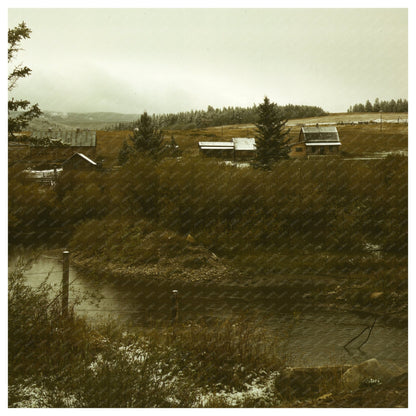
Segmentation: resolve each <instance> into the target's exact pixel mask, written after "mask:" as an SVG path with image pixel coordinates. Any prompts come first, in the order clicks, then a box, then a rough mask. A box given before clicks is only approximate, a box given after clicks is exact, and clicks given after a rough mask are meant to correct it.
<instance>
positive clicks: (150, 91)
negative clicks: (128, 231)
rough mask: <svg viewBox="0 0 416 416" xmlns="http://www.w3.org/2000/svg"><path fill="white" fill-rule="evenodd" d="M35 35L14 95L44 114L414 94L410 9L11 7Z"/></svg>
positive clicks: (340, 108)
mask: <svg viewBox="0 0 416 416" xmlns="http://www.w3.org/2000/svg"><path fill="white" fill-rule="evenodd" d="M22 20H24V21H25V22H26V24H27V25H28V26H29V27H30V28H31V29H32V35H31V39H29V40H26V41H24V42H23V44H22V46H23V48H24V50H22V51H20V52H19V54H18V56H17V58H16V60H15V61H14V64H18V63H23V64H25V65H27V66H29V67H30V68H31V69H32V75H31V76H30V77H29V78H27V79H24V80H21V81H20V82H19V84H18V86H17V87H16V88H15V89H14V90H13V91H12V96H14V97H16V98H25V99H29V100H30V101H31V102H33V103H36V102H37V103H39V105H40V107H41V109H43V110H55V111H63V112H95V111H112V112H121V113H136V114H139V113H141V112H143V111H144V110H146V111H148V112H149V113H165V112H178V111H187V110H191V109H206V108H207V106H208V105H212V106H214V107H223V106H243V107H245V106H251V105H252V104H254V103H259V102H261V101H262V100H263V97H264V96H265V95H267V96H269V98H270V99H271V100H272V101H274V102H277V103H279V104H282V105H284V104H288V103H292V104H308V105H317V106H320V107H322V108H323V109H325V110H327V111H330V112H344V111H346V110H347V108H348V107H349V106H350V105H352V104H355V103H358V102H365V101H366V100H367V99H370V100H371V101H374V99H375V98H376V97H379V98H380V99H386V100H390V99H392V98H395V99H396V98H407V97H408V96H407V91H408V70H407V66H408V57H407V50H408V46H407V29H408V27H407V10H406V9H9V17H8V24H9V28H11V27H14V26H15V25H16V24H18V23H19V22H21V21H22Z"/></svg>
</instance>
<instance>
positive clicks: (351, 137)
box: [97, 113, 408, 166]
mask: <svg viewBox="0 0 416 416" xmlns="http://www.w3.org/2000/svg"><path fill="white" fill-rule="evenodd" d="M407 116H408V115H407V113H386V114H383V120H397V119H398V118H399V117H400V119H402V120H403V119H407ZM376 118H378V113H362V114H355V113H341V114H332V115H328V116H323V117H315V118H307V119H298V120H289V122H288V125H289V126H290V129H291V130H290V134H289V137H290V140H291V141H296V140H297V139H298V137H299V132H300V129H301V126H300V125H299V124H309V123H339V122H341V121H342V122H344V123H350V122H352V121H363V122H366V121H371V120H375V119H376ZM337 128H338V131H339V135H340V140H341V143H342V147H341V150H342V151H343V152H345V153H347V154H348V155H352V156H363V155H367V154H371V153H375V154H378V153H386V152H396V151H403V150H407V134H408V132H407V131H408V127H407V124H406V123H400V124H398V123H384V124H383V125H382V129H381V130H380V125H379V124H360V125H348V124H347V125H339V126H337ZM164 133H165V140H167V141H168V140H169V139H170V137H171V136H172V135H173V136H174V137H175V140H176V142H177V143H178V145H179V147H180V148H181V149H182V151H183V156H184V157H186V156H189V157H196V156H198V155H199V151H198V142H199V141H231V139H232V138H233V137H254V135H255V126H254V125H252V124H243V125H234V126H222V127H208V128H204V129H190V130H169V129H168V130H164ZM129 134H130V132H128V131H114V132H108V131H98V132H97V156H98V158H104V159H105V165H110V166H111V165H112V164H116V163H117V157H118V153H119V150H120V148H121V146H122V144H123V142H124V140H126V139H128V137H129Z"/></svg>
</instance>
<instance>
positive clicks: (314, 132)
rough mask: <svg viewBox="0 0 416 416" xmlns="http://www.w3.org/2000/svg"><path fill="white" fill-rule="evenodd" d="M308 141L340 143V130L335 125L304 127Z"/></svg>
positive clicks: (306, 140)
mask: <svg viewBox="0 0 416 416" xmlns="http://www.w3.org/2000/svg"><path fill="white" fill-rule="evenodd" d="M301 132H303V134H304V137H305V142H306V143H317V144H318V143H320V144H321V143H340V141H339V135H338V130H337V128H336V127H334V126H317V127H302V130H301Z"/></svg>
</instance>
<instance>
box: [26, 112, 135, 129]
mask: <svg viewBox="0 0 416 416" xmlns="http://www.w3.org/2000/svg"><path fill="white" fill-rule="evenodd" d="M138 117H139V115H138V114H122V113H113V112H93V113H72V112H68V113H66V112H59V111H43V114H42V115H41V116H40V117H39V118H38V119H34V120H32V121H31V123H30V124H29V127H28V129H29V130H41V129H47V128H59V129H63V130H73V129H77V128H81V129H93V130H101V129H106V128H109V127H111V126H113V125H114V124H115V123H120V122H125V123H130V122H132V121H135V120H137V119H138Z"/></svg>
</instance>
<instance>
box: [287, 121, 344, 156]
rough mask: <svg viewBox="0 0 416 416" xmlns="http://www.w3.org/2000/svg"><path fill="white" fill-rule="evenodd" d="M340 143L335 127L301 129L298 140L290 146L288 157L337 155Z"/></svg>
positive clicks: (317, 126)
mask: <svg viewBox="0 0 416 416" xmlns="http://www.w3.org/2000/svg"><path fill="white" fill-rule="evenodd" d="M340 146H341V142H340V140H339V135H338V130H337V128H336V127H335V126H319V125H316V127H302V128H301V130H300V133H299V140H298V141H297V142H296V143H291V144H290V147H291V149H290V153H289V156H290V157H308V156H318V155H338V154H339V148H340Z"/></svg>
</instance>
